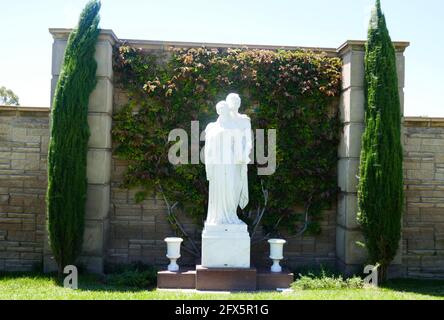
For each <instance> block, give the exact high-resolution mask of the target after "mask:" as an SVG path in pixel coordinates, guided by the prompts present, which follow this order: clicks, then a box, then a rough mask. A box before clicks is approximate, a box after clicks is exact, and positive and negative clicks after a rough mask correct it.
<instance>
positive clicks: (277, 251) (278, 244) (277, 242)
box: [268, 239, 287, 273]
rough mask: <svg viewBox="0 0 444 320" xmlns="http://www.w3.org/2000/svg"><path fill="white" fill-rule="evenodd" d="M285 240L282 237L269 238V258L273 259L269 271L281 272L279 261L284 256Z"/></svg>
mask: <svg viewBox="0 0 444 320" xmlns="http://www.w3.org/2000/svg"><path fill="white" fill-rule="evenodd" d="M286 242H287V241H285V240H284V239H270V240H268V243H269V244H270V259H271V260H273V265H272V266H271V272H276V273H277V272H282V267H281V266H280V264H279V262H280V260H282V259H283V258H284V254H283V253H284V244H285V243H286Z"/></svg>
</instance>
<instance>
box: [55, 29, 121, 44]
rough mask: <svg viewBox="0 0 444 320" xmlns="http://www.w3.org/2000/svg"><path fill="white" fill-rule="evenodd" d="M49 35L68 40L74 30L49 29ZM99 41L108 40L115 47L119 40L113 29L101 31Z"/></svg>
mask: <svg viewBox="0 0 444 320" xmlns="http://www.w3.org/2000/svg"><path fill="white" fill-rule="evenodd" d="M48 30H49V33H50V34H51V35H52V37H53V38H54V39H57V40H68V37H69V34H70V33H71V31H72V30H73V29H72V28H49V29H48ZM99 40H107V41H109V42H111V44H112V45H113V44H114V43H116V42H117V41H119V39H118V38H117V36H116V35H115V33H114V31H113V30H111V29H100V34H99Z"/></svg>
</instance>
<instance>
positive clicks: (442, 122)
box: [402, 118, 444, 278]
mask: <svg viewBox="0 0 444 320" xmlns="http://www.w3.org/2000/svg"><path fill="white" fill-rule="evenodd" d="M404 131H405V135H404V139H405V140H404V145H405V149H404V171H405V174H404V176H405V193H406V211H405V215H404V220H403V254H402V263H403V266H404V267H405V268H406V274H407V276H409V277H418V276H421V277H431V278H432V277H433V278H436V277H440V278H444V118H442V119H430V118H407V119H406V120H405V123H404Z"/></svg>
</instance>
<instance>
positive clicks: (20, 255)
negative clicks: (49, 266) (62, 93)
mask: <svg viewBox="0 0 444 320" xmlns="http://www.w3.org/2000/svg"><path fill="white" fill-rule="evenodd" d="M48 113H49V109H48V108H41V109H40V108H24V107H19V108H17V107H1V108H0V271H3V270H5V271H16V270H30V269H33V268H40V267H41V265H42V257H43V239H44V233H45V192H46V180H47V179H46V166H47V164H46V157H47V148H48V139H49V129H48V122H49V121H48V120H49V118H48Z"/></svg>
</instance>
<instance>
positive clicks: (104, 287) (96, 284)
mask: <svg viewBox="0 0 444 320" xmlns="http://www.w3.org/2000/svg"><path fill="white" fill-rule="evenodd" d="M25 278H27V279H30V280H36V281H39V280H42V281H51V282H52V283H54V286H57V287H61V288H63V278H60V277H58V275H57V274H56V273H49V274H44V273H39V272H8V273H1V272H0V283H1V281H2V280H15V279H16V280H21V279H25ZM155 289H156V287H155V285H151V286H146V287H137V286H127V285H115V284H111V283H109V281H108V280H107V276H106V275H104V276H101V275H94V274H80V275H79V281H78V290H79V291H94V292H121V293H124V292H134V293H137V292H146V291H153V290H155Z"/></svg>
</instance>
